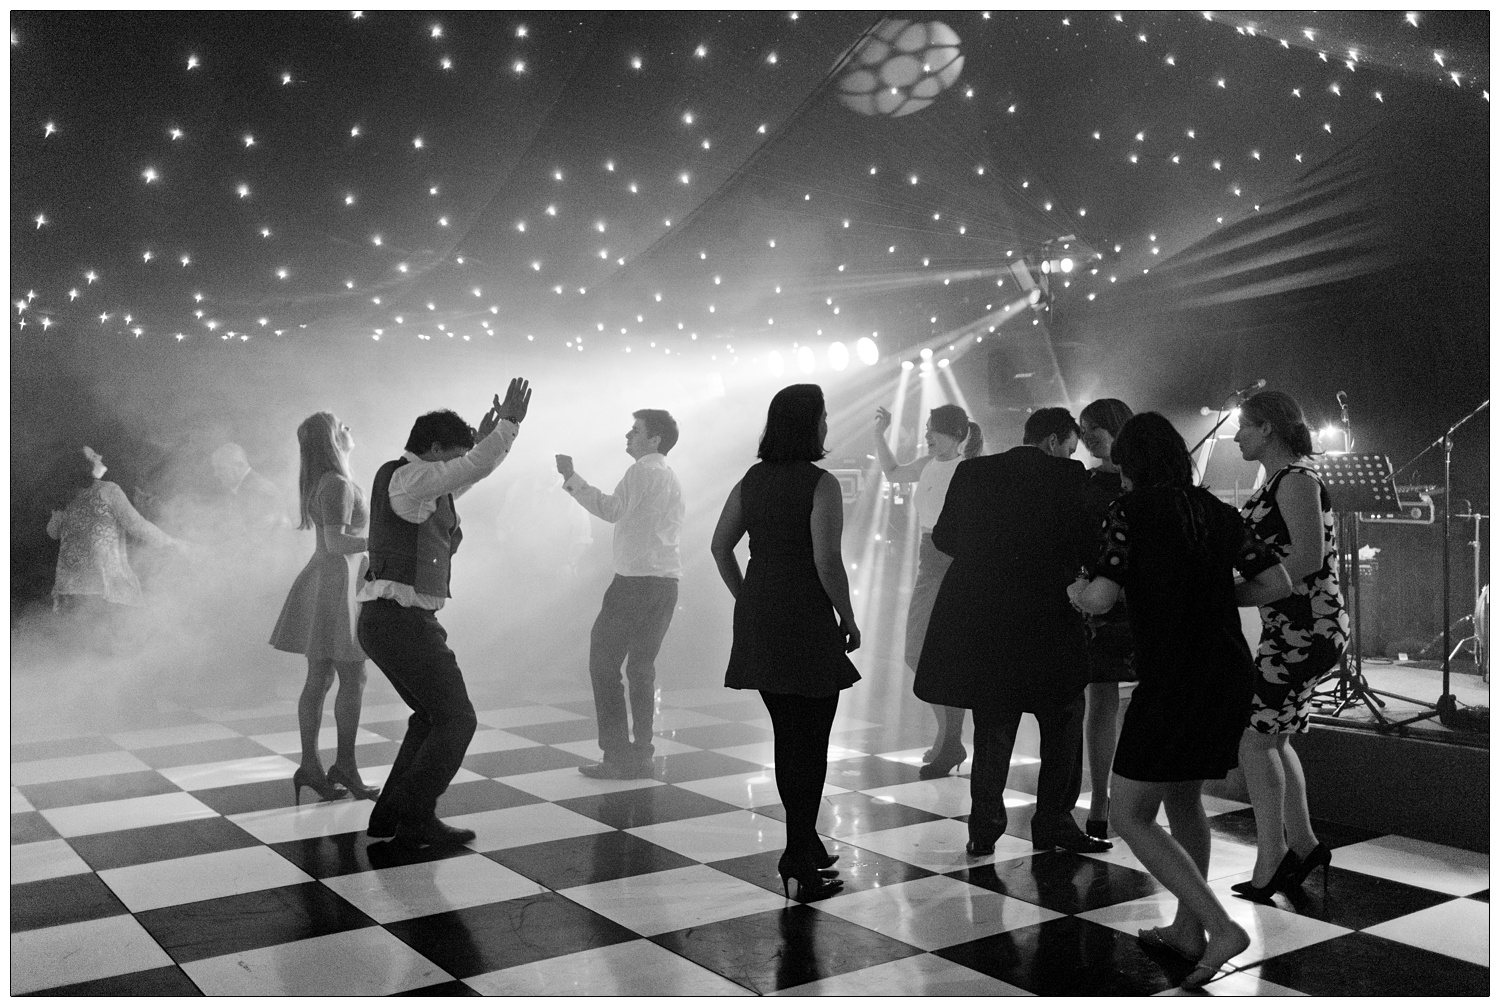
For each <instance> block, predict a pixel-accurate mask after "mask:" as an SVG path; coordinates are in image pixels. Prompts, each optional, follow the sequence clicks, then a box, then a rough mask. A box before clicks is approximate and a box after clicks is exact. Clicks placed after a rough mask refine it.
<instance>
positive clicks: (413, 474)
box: [354, 420, 521, 612]
mask: <svg viewBox="0 0 1500 1007" xmlns="http://www.w3.org/2000/svg"><path fill="white" fill-rule="evenodd" d="M520 429H521V428H520V427H519V426H518V425H516V424H515V423H512V422H511V421H510V420H501V421H500V425H499V426H497V427H495V429H494V430H493V431H491V433H490V435H489V436H488V437H486V438H485V439H484V440H482V441H480V442H479V443H478V444H476V445H474V446H473V447H472V448H470V449H469V451H468V453H467V454H463V455H460V456H459V457H457V458H453V459H450V460H448V461H445V462H427V461H423V460H422V459H421V458H418V457H417V456H416V455H414V454H412V453H411V452H410V451H403V452H401V457H402V458H405V459H406V464H405V465H402V466H401V467H400V468H398V469H397V470H396V471H395V472H393V473H391V482H390V487H389V492H390V499H391V510H393V511H395V512H396V515H397V516H398V517H401V518H404V519H405V520H407V521H410V522H411V523H412V524H421V523H422V522H423V521H426V520H427V519H428V518H430V517H432V513H433V511H435V510H437V502H438V499H439V498H441V497H444V496H447V495H448V494H449V493H452V494H453V495H454V497H460V496H463V495H464V493H466V492H468V489H469V487H470V486H473V485H474V484H475V483H477V482H478V481H479V480H481V479H483V478H484V477H485V476H487V475H489V474H490V473H491V472H493V471H495V469H496V467H498V466H499V464H500V463H501V462H503V461H504V460H505V457H506V455H508V454H510V445H511V442H512V441H514V440H515V439H516V434H517V433H518V432H519V431H520ZM376 598H389V599H391V600H392V601H394V602H397V603H398V604H400V605H404V606H406V607H407V608H425V609H430V610H431V611H434V612H436V611H437V610H438V609H440V608H442V607H443V602H444V600H445V599H443V598H441V597H437V596H435V595H430V594H418V593H417V591H416V588H414V587H412V586H411V585H410V584H402V583H400V582H399V581H394V580H375V581H365V580H361V581H360V586H359V591H358V593H357V594H355V596H354V599H355V601H374V600H375V599H376Z"/></svg>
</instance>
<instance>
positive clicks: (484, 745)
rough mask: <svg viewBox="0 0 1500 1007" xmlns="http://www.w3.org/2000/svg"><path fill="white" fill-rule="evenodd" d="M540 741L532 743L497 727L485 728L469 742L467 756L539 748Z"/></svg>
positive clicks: (475, 733) (476, 732)
mask: <svg viewBox="0 0 1500 1007" xmlns="http://www.w3.org/2000/svg"><path fill="white" fill-rule="evenodd" d="M541 744H542V743H541V742H540V741H532V740H531V739H530V738H523V737H521V736H520V735H519V734H511V733H510V732H509V731H502V730H500V729H499V728H498V727H491V728H486V729H483V730H479V731H475V732H474V737H473V738H472V739H470V741H469V748H468V754H470V755H478V754H480V753H481V752H509V751H512V750H514V749H517V748H539V747H540V746H541Z"/></svg>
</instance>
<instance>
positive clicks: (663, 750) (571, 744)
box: [469, 735, 703, 762]
mask: <svg viewBox="0 0 1500 1007" xmlns="http://www.w3.org/2000/svg"><path fill="white" fill-rule="evenodd" d="M651 744H652V746H653V747H654V748H655V749H656V754H657V755H681V754H682V753H683V752H701V751H703V749H701V748H694V747H693V746H692V745H684V744H682V743H681V742H678V741H673V740H672V739H671V738H663V737H661V736H660V735H658V736H657V737H655V738H652V739H651ZM552 747H553V748H560V749H562V750H563V751H564V752H569V753H571V754H573V755H577V756H580V757H581V758H585V759H592V760H594V761H595V762H598V761H599V760H600V759H602V758H604V753H603V752H602V751H600V750H599V742H598V741H596V740H595V739H593V738H590V739H589V740H587V741H563V742H558V743H555V744H554V745H553V746H552ZM469 751H471V752H472V751H473V749H472V748H470V749H469Z"/></svg>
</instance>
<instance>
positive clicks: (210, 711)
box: [193, 699, 297, 725]
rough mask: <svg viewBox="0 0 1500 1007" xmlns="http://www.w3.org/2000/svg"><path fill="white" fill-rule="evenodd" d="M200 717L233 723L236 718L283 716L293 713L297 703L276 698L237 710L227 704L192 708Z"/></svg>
mask: <svg viewBox="0 0 1500 1007" xmlns="http://www.w3.org/2000/svg"><path fill="white" fill-rule="evenodd" d="M193 712H194V713H196V714H198V716H200V717H206V718H207V719H209V720H217V721H219V722H220V723H224V724H230V725H233V724H234V722H235V721H236V720H258V719H260V718H262V717H278V716H285V715H286V714H288V713H290V714H293V715H295V714H296V712H297V704H296V703H295V702H293V701H291V700H286V699H282V700H277V701H276V702H274V703H267V704H265V705H264V706H255V707H251V708H249V709H245V710H237V709H234V708H233V707H228V706H214V707H208V708H205V709H201V710H194V711H193Z"/></svg>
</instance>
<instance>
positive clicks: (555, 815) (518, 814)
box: [443, 804, 614, 853]
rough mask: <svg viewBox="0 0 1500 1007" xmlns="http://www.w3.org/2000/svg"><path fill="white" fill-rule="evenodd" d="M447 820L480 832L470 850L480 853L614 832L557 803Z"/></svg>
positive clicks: (449, 822)
mask: <svg viewBox="0 0 1500 1007" xmlns="http://www.w3.org/2000/svg"><path fill="white" fill-rule="evenodd" d="M443 821H445V822H447V823H448V824H450V825H453V826H455V827H457V828H461V829H473V830H474V831H475V832H476V833H478V838H477V839H475V840H474V841H473V842H472V843H470V844H469V849H471V850H474V851H476V852H479V853H483V852H486V851H488V850H504V849H509V848H511V847H512V846H530V845H532V844H533V843H550V842H551V841H552V840H554V839H572V838H573V837H574V836H592V835H595V834H597V833H600V832H612V831H614V830H613V829H611V828H610V827H609V826H608V825H605V824H604V823H603V822H596V821H594V820H593V819H592V818H586V817H584V816H583V815H580V814H578V813H577V812H573V811H569V810H568V809H567V808H564V807H561V806H559V805H556V804H527V805H523V806H521V807H519V808H501V809H500V810H499V811H481V812H478V813H476V814H472V815H455V816H453V817H452V818H445V819H443Z"/></svg>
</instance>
